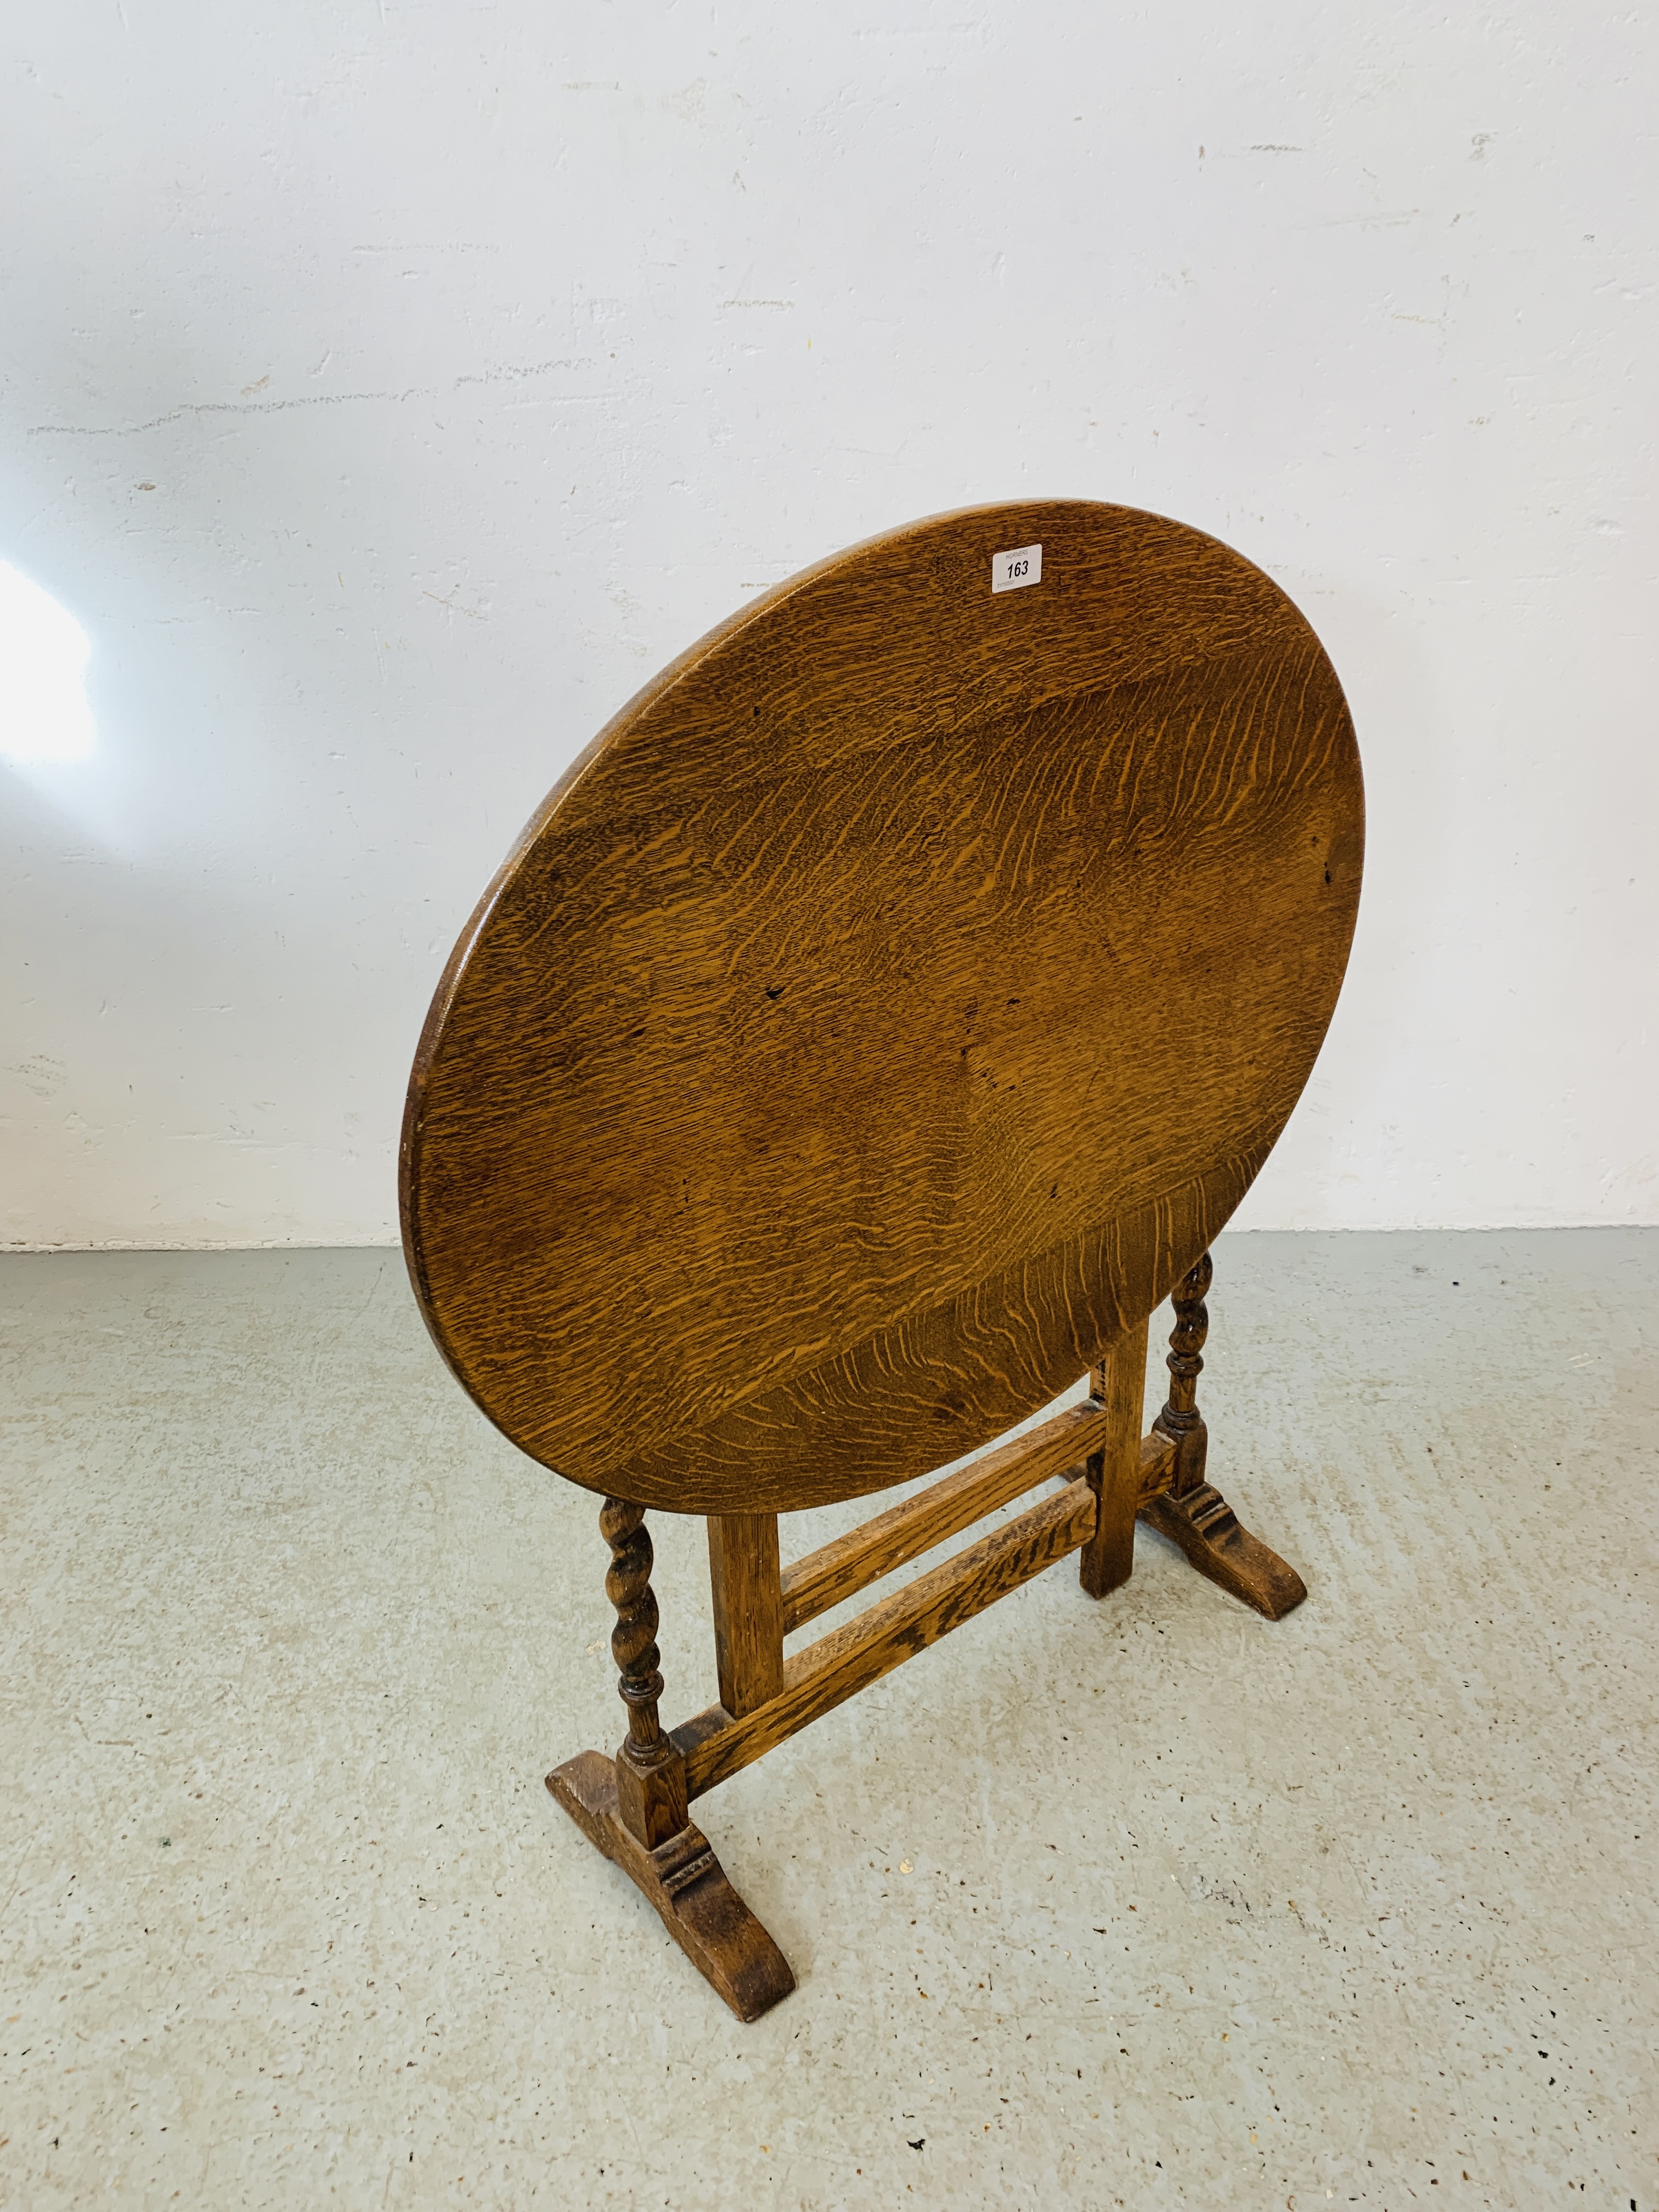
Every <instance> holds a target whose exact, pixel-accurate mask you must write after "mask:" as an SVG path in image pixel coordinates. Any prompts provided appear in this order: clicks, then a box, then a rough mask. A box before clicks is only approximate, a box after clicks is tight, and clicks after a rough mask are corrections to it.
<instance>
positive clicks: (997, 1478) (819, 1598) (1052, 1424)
mask: <svg viewBox="0 0 1659 2212" xmlns="http://www.w3.org/2000/svg"><path fill="white" fill-rule="evenodd" d="M1135 1411H1136V1413H1137V1414H1139V1411H1140V1408H1139V1405H1138V1404H1137V1406H1136V1407H1135ZM1103 1425H1104V1417H1103V1413H1102V1412H1101V1409H1100V1407H1097V1406H1096V1405H1094V1404H1092V1403H1091V1404H1087V1405H1083V1406H1071V1407H1067V1408H1066V1411H1065V1412H1064V1413H1059V1414H1056V1415H1055V1417H1054V1419H1053V1420H1052V1421H1044V1422H1043V1423H1042V1426H1041V1427H1039V1428H1036V1429H1031V1430H1028V1431H1026V1433H1025V1434H1024V1436H1021V1437H1015V1438H1014V1440H1013V1441H1012V1443H1006V1444H1000V1445H999V1446H998V1447H997V1449H995V1450H994V1451H988V1452H987V1453H986V1454H985V1455H984V1456H983V1457H982V1458H980V1459H976V1460H973V1461H971V1462H969V1465H968V1466H966V1467H965V1468H959V1469H958V1470H957V1473H956V1474H947V1475H946V1476H945V1480H943V1481H942V1482H935V1483H933V1484H931V1485H930V1486H929V1487H928V1488H927V1489H926V1490H922V1491H918V1492H916V1494H915V1496H914V1497H912V1498H906V1499H905V1501H904V1503H903V1504H902V1505H893V1506H890V1507H889V1508H888V1510H887V1511H886V1512H885V1513H878V1514H877V1515H876V1516H875V1518H874V1519H873V1520H871V1521H866V1522H865V1523H864V1524H863V1526H862V1527H861V1528H854V1529H850V1530H849V1531H848V1534H846V1535H844V1536H836V1537H834V1538H833V1539H832V1540H831V1541H829V1543H827V1544H823V1545H820V1547H818V1549H817V1551H816V1552H808V1553H806V1555H805V1558H804V1559H792V1560H791V1561H790V1563H789V1565H788V1566H787V1567H786V1568H785V1569H784V1571H783V1576H782V1579H781V1598H782V1628H783V1632H784V1634H785V1635H786V1636H788V1635H792V1634H793V1632H794V1631H795V1630H796V1629H798V1628H801V1627H804V1626H805V1624H806V1623H807V1622H808V1621H809V1620H817V1617H818V1615H819V1613H828V1612H829V1609H830V1607H832V1606H837V1605H840V1604H842V1602H843V1601H845V1600H846V1599H848V1598H849V1597H854V1596H856V1595H857V1594H858V1593H859V1591H860V1590H861V1589H868V1588H869V1587H870V1584H871V1583H878V1582H879V1581H880V1580H881V1579H882V1577H884V1575H890V1574H891V1573H892V1572H893V1571H894V1570H895V1569H896V1568H898V1567H902V1566H904V1565H908V1562H909V1561H910V1560H912V1559H920V1558H921V1555H922V1553H924V1552H931V1551H932V1550H933V1547H934V1546H935V1545H936V1544H942V1543H944V1541H945V1539H946V1538H947V1537H948V1536H956V1535H959V1534H961V1532H962V1531H963V1529H964V1528H972V1527H973V1525H974V1523H975V1521H982V1520H983V1519H984V1518H985V1516H986V1515H987V1513H994V1512H995V1511H996V1510H997V1508H998V1507H999V1506H1000V1505H1007V1504H1012V1501H1013V1500H1014V1499H1015V1498H1020V1497H1023V1496H1024V1493H1025V1492H1027V1491H1028V1490H1035V1489H1036V1486H1037V1485H1038V1483H1040V1482H1045V1481H1047V1480H1048V1477H1049V1476H1050V1475H1054V1474H1065V1475H1066V1476H1067V1479H1068V1480H1069V1479H1071V1478H1072V1477H1073V1476H1074V1475H1075V1474H1076V1470H1077V1466H1078V1464H1079V1462H1081V1461H1082V1460H1083V1458H1084V1457H1085V1455H1086V1454H1087V1453H1089V1452H1091V1451H1092V1450H1093V1449H1094V1446H1095V1441H1096V1437H1097V1431H1100V1430H1101V1429H1102V1428H1103ZM1137 1426H1139V1423H1138V1422H1137ZM1136 1441H1137V1443H1139V1439H1137V1440H1136ZM1136 1495H1137V1497H1138V1496H1139V1491H1138V1490H1137V1492H1136ZM1133 1510H1134V1508H1133V1505H1132V1506H1131V1508H1130V1513H1131V1519H1132V1521H1133ZM720 1703H721V1704H722V1705H725V1707H726V1710H727V1711H728V1712H736V1711H737V1710H738V1709H737V1707H736V1706H735V1705H733V1704H732V1700H731V1699H729V1698H728V1697H726V1694H725V1692H723V1691H722V1692H721V1695H720Z"/></svg>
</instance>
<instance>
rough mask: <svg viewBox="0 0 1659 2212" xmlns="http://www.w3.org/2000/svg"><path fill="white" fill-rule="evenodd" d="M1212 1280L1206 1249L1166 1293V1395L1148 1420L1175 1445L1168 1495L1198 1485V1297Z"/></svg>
mask: <svg viewBox="0 0 1659 2212" xmlns="http://www.w3.org/2000/svg"><path fill="white" fill-rule="evenodd" d="M1214 1279H1215V1263H1214V1261H1212V1259H1211V1257H1210V1255H1209V1254H1208V1253H1207V1252H1206V1253H1205V1254H1204V1255H1202V1256H1201V1258H1200V1260H1199V1261H1198V1262H1197V1264H1196V1266H1194V1267H1189V1268H1188V1271H1187V1273H1185V1274H1184V1275H1183V1276H1182V1279H1181V1280H1180V1281H1179V1282H1178V1283H1177V1284H1176V1286H1175V1289H1174V1291H1172V1292H1171V1293H1170V1304H1172V1305H1173V1306H1174V1307H1175V1312H1176V1325H1175V1327H1174V1328H1172V1329H1171V1330H1170V1356H1169V1358H1168V1360H1167V1361H1166V1362H1165V1364H1166V1365H1167V1366H1168V1368H1169V1370H1170V1395H1169V1399H1168V1401H1167V1403H1166V1404H1165V1406H1164V1411H1163V1412H1162V1413H1160V1414H1159V1415H1158V1419H1157V1420H1155V1421H1154V1422H1153V1424H1152V1426H1153V1428H1154V1429H1155V1430H1156V1431H1158V1434H1159V1435H1160V1436H1164V1437H1168V1438H1169V1439H1170V1443H1172V1444H1173V1445H1174V1446H1175V1448H1176V1463H1175V1480H1174V1481H1173V1482H1172V1483H1171V1484H1170V1496H1171V1497H1172V1498H1190V1497H1191V1496H1192V1494H1193V1492H1194V1491H1198V1490H1201V1489H1202V1488H1203V1487H1204V1470H1205V1465H1206V1461H1207V1459H1208V1456H1209V1446H1210V1432H1209V1431H1208V1429H1207V1428H1206V1426H1205V1425H1204V1416H1203V1414H1202V1413H1200V1412H1199V1410H1198V1378H1199V1376H1200V1375H1201V1374H1202V1373H1203V1372H1204V1360H1203V1356H1202V1355H1203V1351H1204V1340H1205V1339H1206V1337H1207V1336H1208V1334H1209V1333H1210V1313H1209V1308H1208V1307H1207V1306H1206V1304H1205V1303H1204V1300H1205V1297H1206V1295H1207V1293H1208V1291H1209V1288H1210V1285H1211V1284H1212V1282H1213V1281H1214Z"/></svg>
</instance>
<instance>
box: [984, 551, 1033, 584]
mask: <svg viewBox="0 0 1659 2212" xmlns="http://www.w3.org/2000/svg"><path fill="white" fill-rule="evenodd" d="M1041 582H1042V547H1041V546H1040V545H1016V546H1015V547H1014V548H1013V550H1012V552H1008V553H994V554H993V555H992V556H991V589H992V590H993V591H994V592H1023V591H1024V588H1025V586H1027V584H1040V583H1041Z"/></svg>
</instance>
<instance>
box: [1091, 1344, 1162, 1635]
mask: <svg viewBox="0 0 1659 2212" xmlns="http://www.w3.org/2000/svg"><path fill="white" fill-rule="evenodd" d="M1147 1328H1148V1322H1146V1321H1140V1322H1135V1323H1134V1324H1133V1326H1132V1327H1131V1328H1127V1329H1126V1330H1125V1331H1124V1333H1123V1334H1122V1335H1121V1337H1119V1338H1118V1339H1117V1340H1116V1342H1115V1343H1114V1344H1111V1345H1109V1346H1108V1347H1107V1349H1106V1352H1105V1354H1104V1356H1103V1358H1102V1359H1101V1361H1100V1364H1099V1365H1098V1366H1097V1368H1096V1369H1095V1370H1094V1373H1093V1374H1092V1375H1091V1376H1090V1378H1089V1382H1090V1388H1091V1391H1092V1392H1093V1395H1094V1396H1095V1397H1096V1398H1097V1400H1098V1401H1099V1402H1100V1403H1101V1405H1102V1406H1103V1407H1105V1409H1106V1411H1107V1413H1109V1415H1110V1416H1111V1426H1110V1428H1109V1431H1108V1432H1107V1436H1106V1438H1105V1441H1104V1442H1103V1444H1102V1446H1101V1448H1100V1449H1099V1450H1098V1451H1097V1452H1091V1454H1090V1455H1089V1458H1088V1462H1087V1473H1088V1477H1089V1487H1090V1488H1091V1490H1092V1491H1093V1492H1094V1494H1095V1533H1094V1534H1093V1535H1092V1536H1091V1537H1090V1539H1089V1541H1088V1542H1087V1543H1086V1544H1085V1546H1084V1547H1083V1549H1082V1551H1081V1552H1080V1553H1079V1554H1078V1572H1079V1580H1080V1581H1081V1583H1082V1584H1083V1587H1084V1589H1085V1590H1086V1591H1087V1593H1088V1595H1090V1596H1091V1597H1104V1596H1105V1595H1106V1594H1107V1592H1108V1591H1109V1590H1115V1589H1120V1588H1121V1585H1122V1584H1123V1583H1127V1581H1128V1579H1129V1577H1130V1576H1131V1575H1132V1574H1133V1571H1134V1564H1135V1514H1136V1512H1137V1511H1138V1510H1139V1504H1140V1408H1141V1401H1142V1399H1143V1397H1144V1396H1145V1395H1146V1333H1147Z"/></svg>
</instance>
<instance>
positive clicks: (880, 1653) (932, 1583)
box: [670, 1476, 1095, 1800]
mask: <svg viewBox="0 0 1659 2212" xmlns="http://www.w3.org/2000/svg"><path fill="white" fill-rule="evenodd" d="M1094 1525H1095V1495H1094V1492H1093V1491H1092V1490H1091V1488H1090V1486H1089V1484H1088V1483H1087V1482H1086V1481H1085V1480H1084V1479H1083V1478H1082V1477H1081V1476H1079V1479H1078V1480H1076V1481H1075V1482H1070V1483H1068V1484H1067V1485H1066V1488H1065V1489H1064V1490H1062V1491H1060V1492H1057V1493H1056V1494H1055V1496H1054V1497H1053V1498H1044V1499H1043V1501H1042V1504H1041V1505H1034V1506H1032V1507H1031V1508H1030V1511H1029V1512H1025V1513H1022V1514H1020V1515H1019V1516H1018V1519H1016V1520H1013V1521H1006V1522H1004V1523H1003V1525H1002V1526H1001V1527H1000V1528H996V1529H994V1530H993V1531H992V1533H991V1534H990V1535H988V1536H982V1537H981V1539H980V1541H979V1542H978V1543H977V1544H970V1545H969V1547H968V1549H967V1550H966V1551H965V1552H958V1553H957V1554H956V1556H955V1557H954V1558H953V1559H946V1560H945V1561H944V1562H943V1564H942V1565H939V1566H937V1567H934V1568H933V1570H932V1571H930V1572H929V1573H927V1574H925V1575H918V1576H917V1577H916V1579H915V1582H913V1583H908V1585H907V1586H906V1587H905V1588H904V1589H902V1590H898V1591H896V1593H895V1594H894V1595H893V1596H891V1597H890V1598H884V1599H883V1601H881V1603H880V1604H879V1605H872V1607H870V1608H869V1609H868V1611H867V1612H865V1613H860V1614H859V1615H858V1617H857V1619H856V1620H849V1621H848V1623H847V1625H846V1626H845V1627H844V1628H837V1629H835V1630H833V1631H832V1632H830V1634H829V1635H828V1636H825V1637H821V1638H819V1640H818V1641H817V1643H816V1644H808V1645H807V1647H806V1649H805V1651H801V1652H798V1653H797V1654H796V1655H795V1656H793V1658H789V1659H786V1660H785V1661H784V1662H783V1688H782V1691H781V1694H780V1695H779V1696H777V1697H775V1698H774V1699H772V1700H771V1702H770V1703H769V1704H768V1705H761V1706H758V1707H757V1708H756V1709H755V1710H754V1711H751V1712H749V1713H747V1714H745V1715H744V1717H743V1718H742V1719H740V1720H738V1719H732V1718H731V1717H729V1716H728V1715H727V1713H726V1711H725V1709H724V1708H723V1707H721V1706H719V1705H716V1706H714V1707H713V1708H712V1709H710V1710H709V1711H705V1712H702V1713H699V1714H696V1715H694V1717H692V1718H691V1719H690V1720H689V1721H687V1722H686V1723H684V1725H683V1726H682V1727H680V1728H678V1729H671V1730H670V1735H671V1738H672V1740H673V1741H674V1743H675V1744H676V1746H677V1747H678V1749H679V1750H680V1751H681V1753H683V1754H684V1759H685V1790H686V1796H687V1798H688V1800H690V1799H691V1798H695V1797H701V1796H702V1794H703V1792H704V1791H705V1790H712V1789H714V1786H715V1784H717V1783H720V1782H724V1781H726V1780H727V1779H728V1778H729V1777H731V1776H732V1775H733V1774H736V1773H737V1772H738V1771H739V1770H740V1769H741V1768H743V1767H745V1766H748V1765H751V1764H752V1763H753V1762H754V1761H755V1760H756V1759H759V1758H761V1757H762V1756H763V1753H766V1752H769V1751H770V1750H771V1749H772V1748H773V1747H774V1746H775V1745H776V1744H780V1743H781V1742H783V1741H784V1740H785V1739H786V1737H788V1736H792V1735H794V1734H795V1733H796V1731H797V1730H798V1729H804V1728H805V1727H806V1725H807V1724H808V1723H809V1722H811V1721H816V1720H821V1719H822V1718H823V1716H824V1714H825V1713H829V1712H833V1711H835V1709H836V1706H837V1705H844V1704H845V1703H846V1701H847V1700H848V1698H850V1697H853V1696H855V1695H856V1694H857V1692H859V1691H860V1690H863V1689H867V1688H868V1687H869V1686H870V1684H871V1683H872V1682H878V1681H879V1680H881V1678H882V1676H883V1675H884V1674H891V1673H892V1671H893V1669H894V1668H895V1667H898V1666H902V1664H903V1662H905V1660H907V1659H912V1658H914V1657H915V1655H916V1654H917V1652H919V1651H926V1650H927V1649H928V1647H929V1646H930V1645H932V1644H937V1643H938V1642H939V1638H941V1637H944V1636H948V1635H949V1634H950V1633H951V1630H952V1629H953V1628H960V1627H961V1626H962V1625H963V1622H964V1621H969V1620H973V1619H974V1618H975V1615H976V1614H978V1613H983V1612H984V1610H985V1608H986V1607H987V1606H988V1605H994V1604H995V1603H996V1601H997V1600H998V1599H999V1598H1004V1597H1006V1596H1007V1595H1009V1593H1010V1592H1011V1591H1012V1590H1017V1589H1020V1588H1022V1587H1023V1585H1024V1583H1029V1582H1030V1580H1031V1579H1032V1577H1034V1576H1036V1575H1040V1574H1041V1573H1042V1571H1043V1569H1044V1568H1045V1567H1051V1566H1053V1565H1054V1562H1055V1560H1056V1559H1064V1558H1065V1557H1066V1553H1068V1552H1075V1551H1076V1550H1077V1549H1078V1548H1079V1546H1081V1545H1083V1544H1085V1543H1087V1541H1088V1540H1089V1538H1090V1536H1091V1535H1092V1534H1093V1533H1094Z"/></svg>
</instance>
